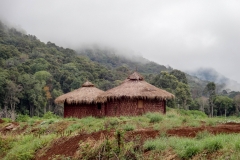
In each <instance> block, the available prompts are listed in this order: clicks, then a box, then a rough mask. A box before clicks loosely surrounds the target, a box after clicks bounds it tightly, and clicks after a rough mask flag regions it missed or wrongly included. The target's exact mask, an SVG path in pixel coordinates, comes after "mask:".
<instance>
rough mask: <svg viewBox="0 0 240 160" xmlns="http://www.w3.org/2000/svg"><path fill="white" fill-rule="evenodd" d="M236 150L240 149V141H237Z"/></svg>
mask: <svg viewBox="0 0 240 160" xmlns="http://www.w3.org/2000/svg"><path fill="white" fill-rule="evenodd" d="M235 150H237V151H240V141H237V142H236V143H235Z"/></svg>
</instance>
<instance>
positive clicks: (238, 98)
mask: <svg viewBox="0 0 240 160" xmlns="http://www.w3.org/2000/svg"><path fill="white" fill-rule="evenodd" d="M233 102H234V104H235V106H236V114H237V115H239V107H240V94H237V95H236V96H235V97H234V98H233Z"/></svg>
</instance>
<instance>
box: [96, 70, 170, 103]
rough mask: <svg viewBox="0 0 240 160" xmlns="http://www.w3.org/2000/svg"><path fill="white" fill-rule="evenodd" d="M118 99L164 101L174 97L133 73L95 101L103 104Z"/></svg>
mask: <svg viewBox="0 0 240 160" xmlns="http://www.w3.org/2000/svg"><path fill="white" fill-rule="evenodd" d="M120 98H130V99H158V100H166V99H172V98H174V95H173V94H171V93H169V92H167V91H165V90H163V89H160V88H157V87H155V86H153V85H151V84H149V83H147V82H146V81H144V80H143V77H142V76H141V75H140V74H138V73H137V72H134V73H133V74H131V75H130V76H129V77H128V78H127V79H126V80H125V81H124V82H123V83H122V84H121V85H119V86H117V87H115V88H112V89H110V90H108V91H106V92H104V93H103V94H101V95H99V96H98V98H97V101H98V102H102V103H103V102H106V101H107V100H110V99H120Z"/></svg>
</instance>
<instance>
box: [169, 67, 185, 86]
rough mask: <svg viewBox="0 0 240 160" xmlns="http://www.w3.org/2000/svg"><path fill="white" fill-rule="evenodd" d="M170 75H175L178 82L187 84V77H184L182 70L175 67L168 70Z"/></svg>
mask: <svg viewBox="0 0 240 160" xmlns="http://www.w3.org/2000/svg"><path fill="white" fill-rule="evenodd" d="M170 75H173V76H175V77H176V78H177V79H178V81H179V82H182V83H184V84H188V82H187V77H186V75H185V73H184V72H182V71H180V70H177V69H174V70H172V71H171V72H170Z"/></svg>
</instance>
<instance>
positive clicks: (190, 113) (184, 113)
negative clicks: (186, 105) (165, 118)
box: [178, 109, 207, 118]
mask: <svg viewBox="0 0 240 160" xmlns="http://www.w3.org/2000/svg"><path fill="white" fill-rule="evenodd" d="M178 112H179V114H180V115H182V116H193V117H195V118H196V117H200V118H206V117H207V115H206V114H205V113H204V112H202V111H198V110H184V109H179V110H178Z"/></svg>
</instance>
